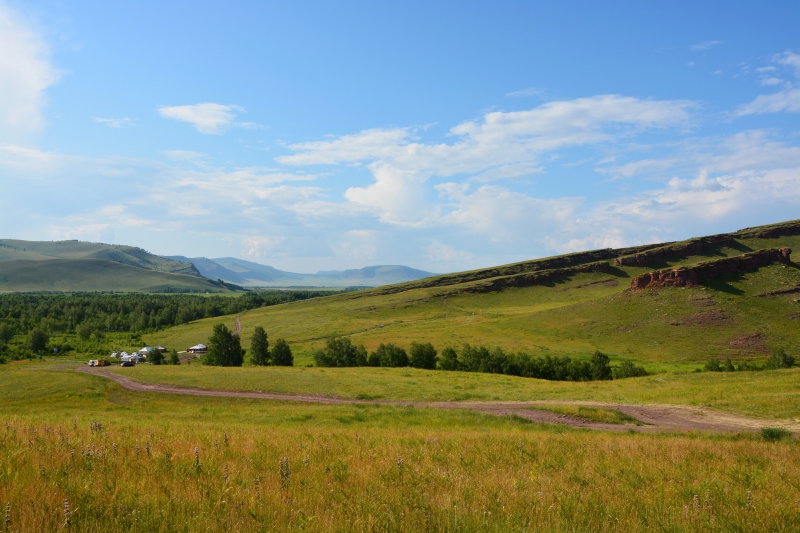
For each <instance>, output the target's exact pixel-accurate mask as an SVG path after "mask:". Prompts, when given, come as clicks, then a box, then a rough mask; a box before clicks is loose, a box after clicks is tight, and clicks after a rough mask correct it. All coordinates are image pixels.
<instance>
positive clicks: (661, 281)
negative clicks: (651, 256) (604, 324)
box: [631, 248, 792, 291]
mask: <svg viewBox="0 0 800 533" xmlns="http://www.w3.org/2000/svg"><path fill="white" fill-rule="evenodd" d="M791 255H792V250H791V249H789V248H767V249H765V250H757V251H755V252H750V253H746V254H742V255H737V256H735V257H726V258H724V259H717V260H714V261H705V262H703V263H698V264H696V265H692V266H688V267H677V268H670V269H665V270H656V271H655V272H648V273H647V274H642V275H640V276H636V277H635V278H633V281H632V282H631V290H634V291H635V290H641V289H647V288H650V287H694V286H697V285H699V284H700V282H701V281H703V280H706V279H712V278H715V277H717V276H721V275H723V274H735V273H736V272H741V271H744V270H756V269H758V268H760V267H762V266H766V265H768V264H770V263H774V262H775V261H778V262H780V263H790V262H791Z"/></svg>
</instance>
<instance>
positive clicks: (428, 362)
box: [408, 342, 438, 370]
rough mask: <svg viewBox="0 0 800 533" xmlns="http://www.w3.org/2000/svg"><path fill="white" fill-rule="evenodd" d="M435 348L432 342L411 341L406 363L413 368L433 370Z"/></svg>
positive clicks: (436, 358)
mask: <svg viewBox="0 0 800 533" xmlns="http://www.w3.org/2000/svg"><path fill="white" fill-rule="evenodd" d="M437 360H438V357H436V349H435V348H434V347H433V344H431V343H429V342H426V343H424V344H422V343H419V342H412V343H411V349H410V350H409V359H408V365H409V366H412V367H414V368H425V369H427V370H433V369H434V368H436V361H437Z"/></svg>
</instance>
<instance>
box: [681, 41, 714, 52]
mask: <svg viewBox="0 0 800 533" xmlns="http://www.w3.org/2000/svg"><path fill="white" fill-rule="evenodd" d="M720 44H722V41H703V42H702V43H697V44H693V45H692V46H690V47H689V50H692V51H693V52H702V51H704V50H709V49H711V48H714V47H715V46H718V45H720Z"/></svg>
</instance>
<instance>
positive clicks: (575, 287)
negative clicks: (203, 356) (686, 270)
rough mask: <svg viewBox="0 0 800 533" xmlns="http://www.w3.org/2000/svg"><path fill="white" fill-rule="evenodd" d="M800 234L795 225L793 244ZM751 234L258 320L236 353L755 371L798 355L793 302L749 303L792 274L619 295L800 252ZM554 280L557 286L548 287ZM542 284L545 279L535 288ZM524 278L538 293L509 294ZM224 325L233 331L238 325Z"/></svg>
mask: <svg viewBox="0 0 800 533" xmlns="http://www.w3.org/2000/svg"><path fill="white" fill-rule="evenodd" d="M789 226H792V225H789ZM789 226H787V227H789ZM798 226H799V225H798V224H797V223H794V226H792V227H789V230H791V231H788V233H791V232H792V231H795V232H796V231H797V229H796V228H797V227H798ZM793 228H794V229H793ZM767 229H769V228H767ZM760 233H761V234H764V233H766V230H763V229H762V231H761V232H760ZM758 234H759V231H756V230H749V231H748V232H739V233H737V234H731V235H732V236H733V237H731V239H729V240H727V241H725V242H723V243H722V244H719V245H713V246H709V247H707V248H706V249H704V250H702V251H701V252H700V253H695V254H691V255H678V256H676V257H672V258H666V259H663V258H662V259H659V260H658V261H655V262H653V264H651V265H648V266H641V267H640V266H613V265H611V261H612V260H613V258H614V257H620V256H624V255H625V254H630V253H631V251H630V250H623V251H613V250H610V251H598V252H592V253H587V254H582V255H581V254H572V255H571V256H561V257H558V258H551V259H547V260H539V261H531V262H525V263H518V264H515V265H507V266H504V267H497V268H495V269H485V270H482V271H473V272H468V273H460V274H451V275H446V276H439V277H435V278H429V279H426V280H420V281H414V282H410V283H406V284H401V285H394V286H389V287H382V288H378V289H373V290H367V291H358V292H355V293H347V294H342V295H336V296H331V297H327V298H321V299H315V300H309V301H304V302H295V303H292V304H288V305H281V306H276V307H271V308H265V309H259V310H254V311H250V312H248V313H245V314H243V315H242V316H241V317H240V318H241V323H242V328H243V329H242V334H243V341H244V345H245V346H247V345H248V343H249V337H250V335H251V334H252V331H253V328H254V327H255V326H259V325H260V326H263V327H265V328H266V329H267V332H268V334H269V335H270V337H271V338H273V339H274V338H275V337H284V338H286V339H287V340H288V341H289V342H290V343H291V345H292V348H293V350H294V351H295V353H296V355H297V362H298V363H299V364H307V363H310V362H311V354H312V353H313V352H314V351H315V350H316V349H318V348H320V347H322V346H323V344H324V341H325V338H326V337H328V336H330V335H334V334H335V335H349V336H351V337H352V339H353V341H354V342H357V343H363V344H364V345H365V346H366V347H367V348H368V349H374V348H375V347H376V346H377V345H378V344H379V343H381V342H394V343H398V344H400V345H402V346H405V347H407V346H408V345H409V344H410V343H411V342H412V341H429V342H432V343H434V345H435V346H436V347H437V348H438V349H440V350H441V349H442V348H444V347H445V346H454V347H458V346H460V345H461V344H462V343H465V342H468V343H471V344H484V345H490V346H500V347H502V348H504V349H507V350H512V351H516V350H524V351H526V352H528V353H531V354H532V355H570V356H578V357H580V356H588V355H589V354H590V353H592V352H593V351H594V350H595V349H600V350H602V351H604V352H606V353H609V354H610V355H611V356H612V358H615V359H620V358H628V359H633V360H636V361H640V362H644V363H645V366H646V367H648V368H650V369H653V370H658V369H664V368H671V369H680V368H690V367H691V368H694V367H696V366H697V365H698V364H702V362H704V361H706V360H707V359H708V358H710V357H730V358H732V359H740V360H759V359H763V358H764V357H765V356H766V354H768V352H769V350H770V349H771V348H775V347H783V348H785V349H787V350H789V351H794V350H796V348H797V346H800V327H798V325H800V321H799V320H798V319H800V305H798V304H797V303H796V302H795V301H794V299H795V298H797V297H798V296H800V294H794V295H793V294H785V295H780V296H774V297H757V296H756V295H757V294H761V293H764V292H768V291H773V290H777V289H782V288H786V287H793V286H794V285H795V284H797V283H800V270H798V267H797V264H796V263H793V264H791V265H781V264H777V263H776V264H772V265H768V266H765V267H763V268H761V269H758V270H757V271H753V272H745V273H739V274H731V275H726V276H723V277H721V278H718V279H714V280H708V281H706V282H704V285H702V286H699V287H695V288H690V289H686V288H665V289H659V290H646V291H636V292H631V291H628V290H626V289H627V288H628V287H629V286H630V283H631V279H632V278H633V277H634V276H636V275H638V274H641V273H644V272H648V271H649V270H652V269H653V268H664V267H673V266H679V265H692V264H695V263H698V262H701V261H707V260H709V259H714V258H719V257H730V256H735V255H740V254H742V253H743V252H745V251H748V250H757V249H762V248H769V247H776V246H789V247H792V248H794V249H795V250H800V236H798V235H778V236H772V235H769V234H767V236H766V237H764V236H757V235H758ZM670 246H675V244H674V243H672V244H670ZM651 248H652V247H651ZM641 249H642V248H640V250H641ZM598 257H606V258H607V259H605V260H600V261H599V263H604V264H605V266H604V268H603V269H602V270H603V271H594V272H571V271H560V270H556V269H558V268H564V267H565V265H566V268H574V265H576V264H577V265H579V266H580V265H581V263H582V262H583V264H586V263H587V262H591V263H590V264H597V263H598ZM554 266H555V267H556V269H554V268H552V267H554ZM543 267H546V268H543ZM553 272H555V273H556V274H558V275H553V276H550V274H549V273H553ZM562 272H567V273H565V274H564V273H562ZM542 273H544V274H546V275H547V276H550V277H544V278H536V276H540V275H541V274H542ZM521 277H522V278H523V281H527V282H532V283H534V284H532V285H528V286H524V285H523V286H514V284H520V282H519V280H520V278H521ZM531 280H532V281H531ZM503 283H506V286H503V285H502V284H503ZM498 286H499V287H500V288H499V289H498V288H497V287H498ZM219 321H220V320H219V319H217V320H207V321H199V322H196V323H192V324H188V325H184V326H180V327H177V328H174V329H171V330H168V331H164V332H162V333H159V334H157V335H155V339H154V342H159V343H162V344H164V345H166V346H176V347H178V348H179V349H182V348H185V347H188V346H191V345H193V344H196V343H197V342H203V341H205V340H206V339H207V338H208V335H209V333H210V331H211V327H212V325H213V324H214V323H217V322H219ZM227 321H228V322H229V323H230V324H233V317H230V318H228V319H227ZM692 365H694V366H692Z"/></svg>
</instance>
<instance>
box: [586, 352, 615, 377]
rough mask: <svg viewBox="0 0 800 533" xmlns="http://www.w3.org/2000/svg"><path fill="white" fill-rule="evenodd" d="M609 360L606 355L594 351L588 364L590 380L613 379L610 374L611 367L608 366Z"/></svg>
mask: <svg viewBox="0 0 800 533" xmlns="http://www.w3.org/2000/svg"><path fill="white" fill-rule="evenodd" d="M609 362H610V359H609V358H608V356H607V355H606V354H604V353H603V352H601V351H600V350H595V351H594V355H592V359H591V361H590V362H589V364H590V365H591V368H592V370H591V372H592V379H594V380H606V379H611V378H612V377H613V375H612V373H611V365H609Z"/></svg>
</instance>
